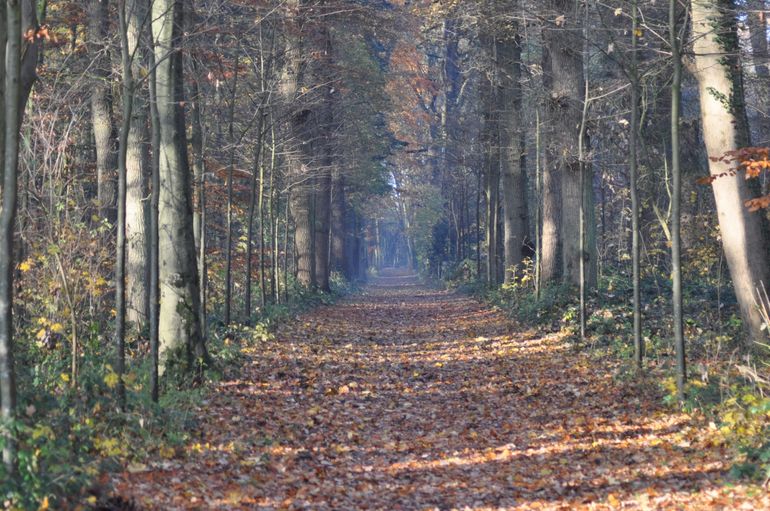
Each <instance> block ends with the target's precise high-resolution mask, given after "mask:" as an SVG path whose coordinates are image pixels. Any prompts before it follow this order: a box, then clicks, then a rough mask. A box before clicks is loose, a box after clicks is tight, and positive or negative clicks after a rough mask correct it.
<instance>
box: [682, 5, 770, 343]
mask: <svg viewBox="0 0 770 511" xmlns="http://www.w3.org/2000/svg"><path fill="white" fill-rule="evenodd" d="M730 7H731V2H728V1H724V0H692V2H691V11H692V30H693V52H694V58H693V65H692V72H693V74H694V76H695V77H696V79H697V80H698V90H699V93H700V105H701V122H702V125H703V139H704V141H705V144H706V151H707V153H708V156H709V170H710V172H711V176H712V178H713V180H712V182H711V187H712V189H713V191H714V199H715V202H716V208H717V217H718V219H719V226H720V233H721V237H722V246H723V247H724V252H725V259H726V260H727V265H728V267H729V268H730V276H731V278H732V281H733V288H734V290H735V295H736V298H737V299H738V303H739V305H740V310H741V317H742V319H743V321H744V324H745V326H746V329H747V332H748V334H749V336H748V338H749V339H750V340H752V341H757V340H760V339H762V338H763V324H764V321H763V319H762V316H761V314H760V311H759V309H758V308H757V307H756V291H757V289H759V288H760V287H761V285H762V284H763V283H767V282H768V276H770V275H769V274H768V265H767V261H766V255H767V253H768V252H767V240H766V237H765V236H766V230H765V229H764V228H763V219H762V216H761V215H760V214H757V213H752V212H750V211H749V210H748V209H747V208H746V206H745V203H746V201H747V200H749V199H751V198H754V197H756V193H755V192H753V191H752V190H751V189H750V186H749V182H748V181H747V180H746V179H745V176H743V175H741V174H738V173H735V172H731V163H730V162H729V161H725V157H726V156H727V154H728V153H729V152H731V151H735V150H736V149H738V148H740V147H746V146H748V145H749V132H748V121H747V118H746V110H745V104H744V90H743V76H742V71H741V67H740V65H739V64H738V63H737V60H736V52H737V51H738V34H737V27H736V21H735V17H734V13H733V12H732V11H731V10H730Z"/></svg>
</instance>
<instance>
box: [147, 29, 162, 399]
mask: <svg viewBox="0 0 770 511" xmlns="http://www.w3.org/2000/svg"><path fill="white" fill-rule="evenodd" d="M146 31H147V34H148V35H149V39H150V45H149V46H150V48H149V49H150V51H149V52H148V58H147V60H148V64H149V67H150V82H149V84H148V91H149V100H150V103H149V114H150V147H151V148H152V158H151V166H150V169H151V178H150V187H151V189H152V192H151V195H150V211H149V216H150V224H149V238H148V246H149V258H150V259H149V264H150V281H149V284H148V286H149V311H148V312H149V318H148V319H149V322H150V329H149V330H150V397H151V399H152V401H153V402H154V403H157V402H158V399H159V398H160V381H159V380H160V374H159V360H160V332H159V325H160V249H159V247H158V241H159V238H160V236H159V234H160V232H159V231H160V227H159V224H158V210H159V204H160V114H159V113H158V94H157V87H156V83H157V79H156V74H157V73H156V68H155V50H154V46H155V45H154V42H153V39H154V38H153V36H152V24H151V23H147V27H146Z"/></svg>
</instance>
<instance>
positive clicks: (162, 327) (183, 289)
mask: <svg viewBox="0 0 770 511" xmlns="http://www.w3.org/2000/svg"><path fill="white" fill-rule="evenodd" d="M182 14H183V13H182V2H181V0H155V1H154V3H153V8H152V20H153V21H152V31H153V37H154V39H155V61H156V63H157V66H156V72H155V79H156V91H157V105H158V117H159V121H160V148H159V156H160V169H159V171H160V197H159V205H158V225H159V233H158V247H159V263H160V264H159V265H160V275H159V280H160V318H159V338H160V339H159V340H160V367H161V369H162V370H165V369H167V368H169V367H170V366H171V365H175V364H181V365H182V368H183V370H186V371H192V370H199V369H201V368H202V366H203V365H204V364H205V363H207V362H208V354H207V353H206V347H205V345H204V343H203V337H202V335H201V328H200V317H199V311H200V309H199V300H200V296H199V294H198V273H197V261H196V254H195V239H194V236H193V224H192V199H191V190H190V172H189V168H188V162H187V154H186V151H187V149H186V140H185V133H184V131H183V130H182V129H180V128H181V127H182V126H184V123H183V122H182V121H183V115H184V110H183V109H182V108H183V107H182V101H181V99H182V98H181V97H182V94H181V85H182V84H181V83H180V78H181V75H182V69H181V64H182V62H181V53H180V52H179V48H180V46H181V42H182V41H181V39H182Z"/></svg>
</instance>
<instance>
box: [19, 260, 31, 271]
mask: <svg viewBox="0 0 770 511" xmlns="http://www.w3.org/2000/svg"><path fill="white" fill-rule="evenodd" d="M31 269H32V260H31V259H27V260H26V261H23V262H22V263H20V264H19V271H21V272H22V273H26V272H28V271H29V270H31Z"/></svg>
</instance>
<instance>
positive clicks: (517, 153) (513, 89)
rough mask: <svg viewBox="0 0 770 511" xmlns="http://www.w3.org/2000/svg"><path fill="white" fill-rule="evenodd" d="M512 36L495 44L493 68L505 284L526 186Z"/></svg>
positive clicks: (522, 223) (515, 257)
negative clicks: (496, 70) (495, 69)
mask: <svg viewBox="0 0 770 511" xmlns="http://www.w3.org/2000/svg"><path fill="white" fill-rule="evenodd" d="M510 30H512V31H514V32H513V33H512V34H505V35H503V36H501V39H500V40H498V42H497V66H498V67H499V74H498V76H499V83H498V87H499V89H500V90H499V95H498V98H499V105H498V109H499V111H500V123H499V133H500V157H501V168H502V172H501V186H502V203H503V229H504V234H503V247H504V254H505V256H504V260H505V282H511V281H513V279H514V278H515V277H516V275H515V273H514V272H513V271H511V270H512V269H513V268H514V267H516V268H518V270H519V271H521V269H522V268H521V262H522V259H523V252H522V248H523V247H524V238H525V237H526V235H527V232H528V229H529V225H528V216H529V213H528V209H527V182H526V176H525V171H524V167H523V165H522V163H523V161H522V154H523V153H524V147H522V143H521V142H522V139H521V137H520V135H519V131H520V130H521V106H522V95H521V45H520V42H521V41H520V37H519V34H518V26H513V27H511V28H510Z"/></svg>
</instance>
